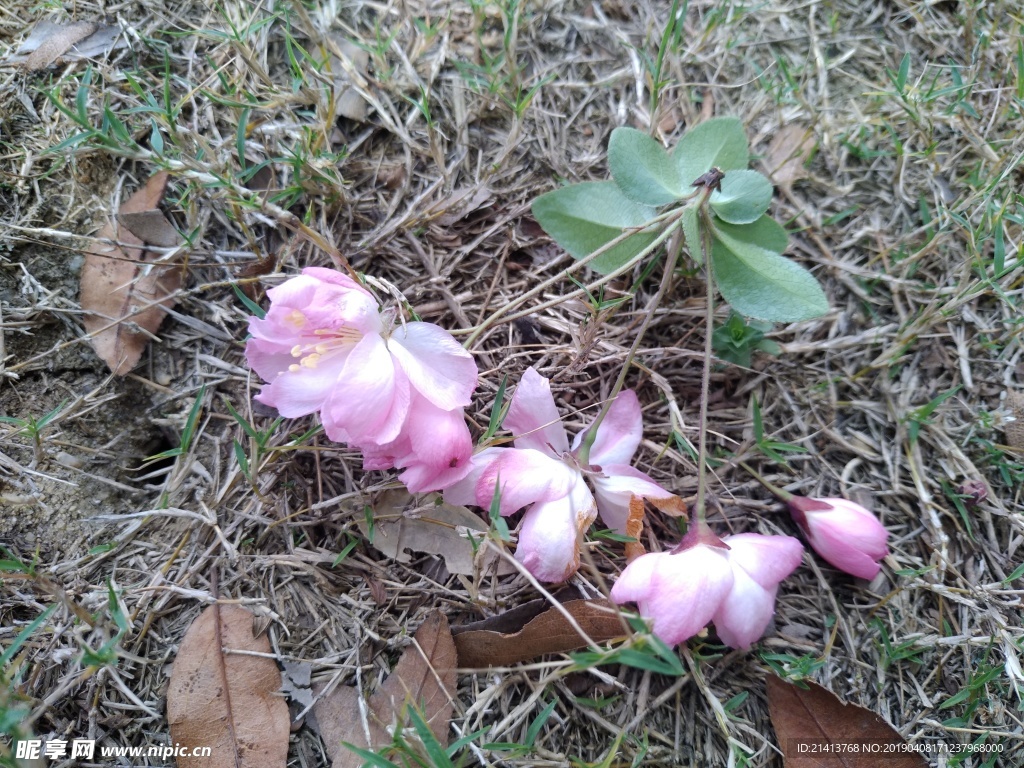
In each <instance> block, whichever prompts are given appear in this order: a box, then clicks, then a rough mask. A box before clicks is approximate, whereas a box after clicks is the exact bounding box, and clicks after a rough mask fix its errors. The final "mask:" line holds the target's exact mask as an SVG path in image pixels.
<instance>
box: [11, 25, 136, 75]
mask: <svg viewBox="0 0 1024 768" xmlns="http://www.w3.org/2000/svg"><path fill="white" fill-rule="evenodd" d="M126 44H127V43H126V41H125V40H124V38H123V37H122V35H121V28H120V27H119V26H117V25H107V24H97V23H96V22H93V21H76V22H72V23H71V24H55V23H53V22H52V21H40V22H39V23H38V24H36V25H35V26H34V27H32V32H31V33H29V36H28V38H26V40H25V42H23V43H22V44H21V46H20V47H19V48H18V50H17V52H16V53H14V54H13V55H11V56H8V57H7V58H6V59H4V61H3V62H2V63H3V64H7V65H16V66H20V67H22V68H23V69H26V70H28V71H30V72H33V71H36V70H39V69H45V68H46V67H49V66H51V65H53V64H57V63H62V62H65V61H77V60H79V59H91V58H96V57H97V56H100V55H102V54H104V53H106V52H107V51H110V50H112V49H114V48H115V47H120V46H123V45H126Z"/></svg>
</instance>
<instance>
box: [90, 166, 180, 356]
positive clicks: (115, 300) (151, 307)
mask: <svg viewBox="0 0 1024 768" xmlns="http://www.w3.org/2000/svg"><path fill="white" fill-rule="evenodd" d="M167 179H168V176H167V174H166V173H158V174H156V175H155V176H152V177H151V178H150V179H149V181H148V182H146V184H145V186H143V187H142V189H140V190H139V191H138V192H136V193H135V194H134V195H132V196H131V197H130V198H128V200H126V201H125V202H124V203H123V204H122V205H121V208H120V210H119V211H118V214H117V216H115V217H113V220H112V221H111V222H110V223H108V224H107V225H105V226H104V227H103V229H101V230H100V231H99V233H98V234H97V237H98V238H100V239H107V240H112V241H114V242H112V243H110V244H109V245H108V244H104V243H96V244H94V245H93V246H92V247H91V248H89V250H88V251H86V253H85V262H84V264H83V265H82V278H81V281H82V285H81V295H80V301H81V304H82V309H83V310H84V311H85V316H84V318H83V323H84V325H85V330H86V331H87V332H88V333H89V338H90V340H91V341H92V346H93V349H95V350H96V354H98V355H99V356H100V358H102V360H103V361H104V362H105V363H106V364H107V365H108V366H109V367H110V370H112V371H113V372H114V373H115V374H117V375H118V376H123V375H124V374H126V373H128V371H130V370H131V369H132V368H134V367H135V365H136V364H137V363H138V362H139V358H141V357H142V352H143V350H144V349H145V348H146V345H147V344H148V343H149V340H150V339H151V338H153V335H154V334H155V333H156V330H157V329H158V328H159V327H160V323H161V322H162V321H163V319H164V316H165V315H166V314H167V310H168V309H170V308H171V307H173V306H174V304H175V301H176V299H175V297H174V295H175V293H176V292H177V290H178V289H179V288H180V287H181V269H180V267H178V266H176V265H169V264H164V263H158V261H159V259H160V254H157V253H153V252H151V251H148V250H146V246H147V245H150V246H157V247H173V245H177V244H178V243H179V242H180V236H179V235H178V233H177V231H176V230H175V229H174V227H173V226H171V224H170V222H168V221H167V219H166V218H165V217H164V215H163V214H162V213H161V212H160V210H159V209H158V206H159V204H160V201H161V200H162V199H163V196H164V191H165V190H166V189H167ZM166 243H171V245H170V246H168V245H165V244H166Z"/></svg>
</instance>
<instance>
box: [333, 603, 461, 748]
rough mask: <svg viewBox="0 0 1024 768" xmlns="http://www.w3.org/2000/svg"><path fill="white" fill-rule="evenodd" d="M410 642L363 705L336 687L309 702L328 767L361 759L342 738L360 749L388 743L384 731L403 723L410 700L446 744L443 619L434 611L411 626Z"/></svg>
mask: <svg viewBox="0 0 1024 768" xmlns="http://www.w3.org/2000/svg"><path fill="white" fill-rule="evenodd" d="M413 641H414V642H413V643H412V644H411V645H410V646H409V647H408V648H406V649H405V651H404V652H403V653H402V656H401V658H399V660H398V663H397V664H396V665H395V668H394V669H393V670H391V674H390V675H388V677H387V679H386V680H384V682H383V683H382V684H381V686H380V688H378V689H377V691H376V692H375V693H374V694H373V695H372V696H370V699H369V701H368V702H366V703H365V704H364V703H363V702H362V701H361V699H362V694H361V693H360V692H359V691H358V690H357V689H355V688H353V687H352V686H348V685H340V686H338V687H336V688H335V689H334V690H332V691H331V692H330V693H329V694H327V695H326V696H323V697H321V698H320V699H319V700H318V701H317V702H316V704H315V705H314V706H313V712H314V714H315V715H316V719H317V723H318V725H319V728H320V735H321V736H322V737H323V740H324V746H325V747H326V748H327V754H328V756H329V757H330V758H331V760H332V761H333V763H332V768H360V767H361V766H362V765H363V763H364V761H363V759H362V758H361V757H359V756H358V755H356V754H355V753H354V752H352V751H351V750H349V749H347V748H345V747H344V746H342V742H348V743H349V744H353V745H355V746H357V747H361V748H362V749H379V748H380V747H383V746H386V745H387V744H390V743H391V736H390V735H389V733H388V729H393V728H395V727H402V728H404V727H406V724H407V722H408V717H407V714H406V709H407V705H408V704H415V705H416V706H417V707H418V708H419V710H420V713H421V715H422V716H423V719H424V720H425V721H426V723H427V725H429V726H430V730H431V731H432V732H433V734H434V736H435V738H436V739H437V740H438V741H439V742H440V743H441V744H443V745H447V744H448V733H449V727H448V723H449V721H450V720H451V716H452V709H453V701H454V697H455V688H456V683H457V680H456V675H455V669H456V667H457V666H458V662H457V657H456V653H455V644H454V643H453V642H452V633H451V630H450V629H449V628H448V619H446V618H445V616H444V614H443V613H441V612H440V611H434V612H433V613H431V614H430V615H429V616H427V618H426V620H425V621H424V622H423V624H421V625H420V628H419V629H418V630H416V634H415V635H414V636H413ZM324 688H325V686H324V684H322V683H316V684H314V686H313V691H314V693H315V694H316V695H317V696H318V697H319V696H321V694H322V693H323V691H324ZM364 713H365V718H364Z"/></svg>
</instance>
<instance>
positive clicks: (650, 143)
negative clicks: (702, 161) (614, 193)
mask: <svg viewBox="0 0 1024 768" xmlns="http://www.w3.org/2000/svg"><path fill="white" fill-rule="evenodd" d="M608 169H609V170H610V171H611V172H612V178H613V179H614V180H615V183H616V184H618V185H619V189H621V190H622V192H623V193H624V194H625V195H626V197H628V198H630V199H631V200H635V201H636V202H638V203H643V204H644V205H654V206H659V205H666V204H667V203H671V202H674V201H676V200H678V199H679V198H680V197H682V196H683V194H684V185H683V183H682V180H681V179H680V177H679V168H678V167H677V166H676V164H675V163H674V162H672V158H671V157H669V154H668V152H667V151H665V148H664V147H663V146H661V144H659V143H658V142H657V141H655V140H654V139H652V138H651V137H650V136H648V135H647V134H646V133H643V132H642V131H638V130H636V129H635V128H616V129H615V130H614V131H612V138H611V140H610V141H609V142H608Z"/></svg>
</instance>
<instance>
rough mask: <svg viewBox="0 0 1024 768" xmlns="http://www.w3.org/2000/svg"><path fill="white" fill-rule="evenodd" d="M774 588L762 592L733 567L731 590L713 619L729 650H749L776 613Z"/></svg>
mask: <svg viewBox="0 0 1024 768" xmlns="http://www.w3.org/2000/svg"><path fill="white" fill-rule="evenodd" d="M732 538H735V537H732ZM730 554H731V553H730ZM777 589H778V586H777V585H776V586H773V587H772V588H771V589H765V588H764V587H763V586H761V585H760V584H758V583H757V582H756V581H754V580H753V579H752V578H751V577H750V574H748V573H747V572H746V571H745V570H744V569H743V568H734V569H733V585H732V589H731V590H730V591H729V594H728V595H726V596H725V598H724V599H723V600H722V603H721V605H720V606H719V609H718V611H716V612H715V615H714V616H713V617H712V621H714V622H715V629H716V630H717V631H718V636H719V637H720V638H721V639H722V642H723V643H725V644H726V645H728V646H729V647H730V648H749V647H750V646H751V644H753V643H754V641H756V640H758V639H759V638H760V637H761V636H762V635H763V634H764V631H765V630H766V629H767V628H768V624H769V622H770V621H771V620H772V613H774V612H775V592H776V590H777Z"/></svg>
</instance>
